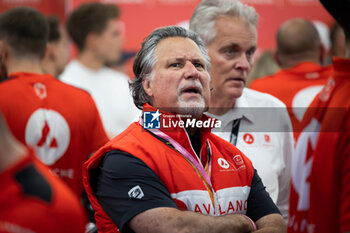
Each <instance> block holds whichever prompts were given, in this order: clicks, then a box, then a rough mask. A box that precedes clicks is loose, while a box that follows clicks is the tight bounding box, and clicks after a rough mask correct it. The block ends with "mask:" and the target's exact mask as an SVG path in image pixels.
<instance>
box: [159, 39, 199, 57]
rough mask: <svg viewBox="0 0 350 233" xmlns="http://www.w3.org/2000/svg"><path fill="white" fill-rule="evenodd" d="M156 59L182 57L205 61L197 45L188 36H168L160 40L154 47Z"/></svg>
mask: <svg viewBox="0 0 350 233" xmlns="http://www.w3.org/2000/svg"><path fill="white" fill-rule="evenodd" d="M155 55H156V57H157V61H163V60H168V59H177V58H182V59H186V60H200V61H202V62H205V59H204V56H203V54H202V52H201V51H200V49H199V47H198V45H197V44H196V43H195V42H194V41H193V40H191V39H190V38H183V37H169V38H165V39H163V40H161V41H160V42H159V43H158V44H157V46H156V49H155Z"/></svg>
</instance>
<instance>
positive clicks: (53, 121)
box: [25, 108, 70, 165]
mask: <svg viewBox="0 0 350 233" xmlns="http://www.w3.org/2000/svg"><path fill="white" fill-rule="evenodd" d="M25 140H26V143H27V144H28V145H30V146H32V147H33V148H34V149H35V150H36V153H37V155H38V156H39V158H40V160H41V161H42V162H43V163H45V164H47V165H52V164H54V163H55V162H56V161H57V160H58V159H60V158H61V157H62V155H63V154H64V153H65V152H66V150H67V148H68V145H69V141H70V130H69V126H68V123H67V121H66V120H65V119H64V118H63V116H61V114H59V113H58V112H56V111H53V110H48V109H42V108H41V109H38V110H36V111H35V112H34V113H33V114H32V115H31V116H30V117H29V120H28V122H27V126H26V130H25Z"/></svg>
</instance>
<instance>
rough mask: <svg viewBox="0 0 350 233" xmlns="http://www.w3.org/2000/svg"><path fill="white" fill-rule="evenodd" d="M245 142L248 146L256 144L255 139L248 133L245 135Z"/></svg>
mask: <svg viewBox="0 0 350 233" xmlns="http://www.w3.org/2000/svg"><path fill="white" fill-rule="evenodd" d="M243 140H244V141H245V143H247V144H253V143H254V137H253V135H251V134H250V133H246V134H244V135H243Z"/></svg>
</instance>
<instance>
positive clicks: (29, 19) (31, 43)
mask: <svg viewBox="0 0 350 233" xmlns="http://www.w3.org/2000/svg"><path fill="white" fill-rule="evenodd" d="M48 31H49V30H48V25H47V22H46V19H45V17H44V16H43V15H42V14H41V13H40V12H39V11H37V10H34V9H33V8H29V7H17V8H13V9H11V10H8V11H5V12H4V13H2V14H1V15H0V40H4V41H5V42H6V43H7V44H8V45H9V47H10V49H11V51H12V52H13V53H14V56H16V57H19V56H32V57H33V56H34V57H38V58H41V57H42V56H43V55H44V52H45V48H46V42H47V38H48Z"/></svg>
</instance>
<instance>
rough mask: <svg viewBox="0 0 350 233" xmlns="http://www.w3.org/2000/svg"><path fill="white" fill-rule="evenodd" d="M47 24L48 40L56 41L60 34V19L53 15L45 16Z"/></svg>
mask: <svg viewBox="0 0 350 233" xmlns="http://www.w3.org/2000/svg"><path fill="white" fill-rule="evenodd" d="M46 21H47V24H48V25H49V38H48V41H49V42H56V41H59V40H60V39H61V34H60V30H59V28H60V20H59V19H58V18H57V17H56V16H54V15H50V16H48V17H46Z"/></svg>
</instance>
